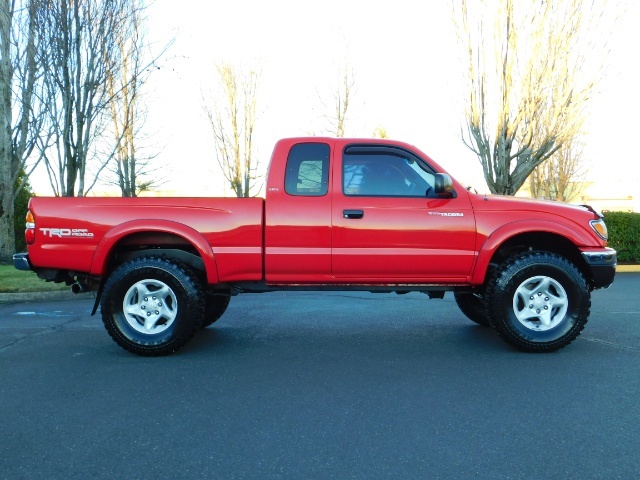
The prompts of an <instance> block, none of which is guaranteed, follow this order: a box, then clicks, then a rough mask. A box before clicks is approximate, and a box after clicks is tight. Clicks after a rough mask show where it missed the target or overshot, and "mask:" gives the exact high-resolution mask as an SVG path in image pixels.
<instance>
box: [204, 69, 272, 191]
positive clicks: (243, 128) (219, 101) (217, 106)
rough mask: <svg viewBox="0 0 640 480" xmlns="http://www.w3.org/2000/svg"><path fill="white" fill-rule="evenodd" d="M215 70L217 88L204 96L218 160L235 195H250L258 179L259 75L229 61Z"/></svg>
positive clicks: (205, 109)
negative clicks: (254, 135)
mask: <svg viewBox="0 0 640 480" xmlns="http://www.w3.org/2000/svg"><path fill="white" fill-rule="evenodd" d="M216 70H217V73H218V77H219V78H218V88H217V89H214V90H213V92H212V94H211V95H210V97H209V98H204V99H203V103H204V106H203V108H204V111H205V113H206V115H207V118H208V119H209V123H210V125H211V130H212V133H213V139H214V146H215V155H216V159H217V161H218V164H219V165H220V168H221V169H222V173H223V175H224V177H225V179H226V180H227V181H228V182H229V184H230V186H231V188H232V190H233V192H234V193H235V194H236V196H238V197H249V196H251V195H252V193H253V192H252V190H253V189H254V187H255V186H256V185H257V180H258V176H257V174H256V170H257V167H258V161H257V158H256V155H255V147H254V145H253V134H254V130H255V124H256V106H257V90H258V83H259V79H260V74H259V72H257V71H256V70H253V69H249V70H243V69H240V68H237V67H234V66H232V65H230V64H222V65H218V66H217V67H216Z"/></svg>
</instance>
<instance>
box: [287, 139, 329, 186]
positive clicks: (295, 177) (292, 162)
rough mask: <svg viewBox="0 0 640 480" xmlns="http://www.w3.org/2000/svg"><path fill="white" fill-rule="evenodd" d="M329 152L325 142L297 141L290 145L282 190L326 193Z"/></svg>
mask: <svg viewBox="0 0 640 480" xmlns="http://www.w3.org/2000/svg"><path fill="white" fill-rule="evenodd" d="M329 152H330V149H329V145H327V144H326V143H299V144H297V145H294V146H293V147H291V150H290V151H289V157H288V158H287V172H286V174H285V177H284V190H285V191H286V192H287V193H288V194H289V195H303V196H308V197H320V196H322V195H326V194H327V191H328V190H329Z"/></svg>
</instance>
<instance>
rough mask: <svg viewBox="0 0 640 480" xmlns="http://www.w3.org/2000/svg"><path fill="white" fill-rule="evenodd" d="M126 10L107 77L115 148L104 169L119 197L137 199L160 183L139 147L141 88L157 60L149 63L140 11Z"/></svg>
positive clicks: (142, 113)
mask: <svg viewBox="0 0 640 480" xmlns="http://www.w3.org/2000/svg"><path fill="white" fill-rule="evenodd" d="M129 7H130V8H131V11H130V13H129V14H128V15H127V16H126V28H123V29H122V30H121V32H120V36H119V38H118V39H117V44H118V46H117V48H118V49H119V51H120V58H121V61H120V62H118V63H117V64H115V65H114V67H115V70H114V71H110V72H108V74H107V88H108V97H109V112H110V119H111V133H112V138H113V140H114V142H115V145H116V149H115V153H114V155H113V159H112V162H111V163H110V164H109V167H108V170H109V171H110V172H111V174H112V178H113V180H112V181H108V182H107V183H112V184H115V185H117V186H118V187H119V188H120V192H121V194H122V196H123V197H137V196H138V194H139V193H140V192H142V191H147V190H150V189H152V188H154V187H155V186H158V185H160V184H161V183H162V179H160V178H159V177H158V176H157V170H158V169H156V168H152V167H151V165H150V160H152V159H153V158H154V157H155V155H148V154H143V153H142V150H144V149H143V148H140V140H141V138H142V137H143V132H142V128H143V126H144V123H145V120H146V110H145V108H144V104H143V103H142V101H141V100H142V99H141V97H142V89H143V86H144V84H145V83H146V81H147V79H148V77H149V75H150V73H151V71H152V68H150V65H151V64H152V63H153V62H155V60H156V59H157V58H155V59H153V60H152V62H151V63H150V62H149V59H150V58H151V54H150V52H149V51H148V43H147V41H146V38H145V30H144V28H143V25H142V22H143V17H142V15H141V11H140V10H139V9H137V8H136V7H135V6H134V5H130V6H129ZM158 68H159V67H158Z"/></svg>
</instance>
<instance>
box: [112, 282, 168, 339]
mask: <svg viewBox="0 0 640 480" xmlns="http://www.w3.org/2000/svg"><path fill="white" fill-rule="evenodd" d="M122 309H123V312H124V317H125V319H126V320H127V323H128V324H129V325H130V326H131V327H132V328H133V329H134V330H136V331H138V332H140V333H144V334H146V335H153V334H156V333H161V332H164V331H165V330H166V329H167V328H169V327H170V326H171V325H172V324H173V322H174V320H175V319H176V316H177V315H178V300H177V298H176V295H175V293H173V290H171V288H169V286H168V285H167V284H166V283H163V282H161V281H159V280H152V279H148V280H141V281H139V282H137V283H134V284H133V285H132V286H131V288H129V290H127V294H126V295H125V296H124V301H123V305H122Z"/></svg>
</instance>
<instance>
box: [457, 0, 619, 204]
mask: <svg viewBox="0 0 640 480" xmlns="http://www.w3.org/2000/svg"><path fill="white" fill-rule="evenodd" d="M456 4H457V5H456ZM454 13H455V16H456V20H457V25H458V33H459V38H460V42H461V46H462V48H463V51H464V55H465V58H466V62H467V64H466V68H467V74H466V76H467V80H468V93H467V95H466V105H465V108H466V112H465V116H466V132H463V135H462V137H463V141H464V143H465V144H466V145H467V147H469V148H470V149H471V150H472V151H473V152H474V153H475V154H476V155H477V156H478V158H479V160H480V163H481V164H482V167H483V170H484V176H485V180H486V182H487V185H488V186H489V189H490V190H491V192H493V193H499V194H506V195H514V194H515V193H516V192H517V191H518V190H519V189H520V187H521V186H522V184H523V183H524V182H525V180H526V179H527V177H528V176H529V175H530V174H531V172H532V171H533V170H534V169H535V168H536V167H537V166H538V165H540V164H542V163H543V162H544V161H545V160H547V159H549V158H551V156H552V155H553V154H554V153H556V152H557V151H558V149H559V148H561V146H562V145H563V144H568V143H571V141H572V139H573V138H574V137H575V136H576V135H577V134H578V132H579V131H580V129H581V127H582V125H583V123H584V121H585V116H586V111H587V106H588V102H589V100H590V98H591V97H592V95H593V93H594V88H595V85H596V81H597V79H598V77H599V76H600V75H601V72H602V69H601V68H597V67H598V66H596V67H595V70H594V69H593V68H594V67H593V65H590V64H589V63H588V62H587V59H588V58H593V50H602V49H603V47H604V44H603V43H600V44H594V43H593V42H589V41H587V38H588V36H587V33H588V32H589V31H590V29H594V27H595V26H596V25H597V24H598V22H599V21H600V20H601V19H602V10H601V5H599V6H596V5H595V4H592V3H590V2H587V3H585V2H582V1H581V0H558V1H553V2H517V1H515V0H494V1H491V0H483V1H478V2H469V1H468V0H457V1H455V2H454ZM592 38H593V36H592ZM598 38H599V39H604V40H602V41H603V42H604V41H606V35H604V36H602V37H598ZM601 53H602V52H600V51H599V52H598V55H599V56H601ZM590 69H591V70H590Z"/></svg>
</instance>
